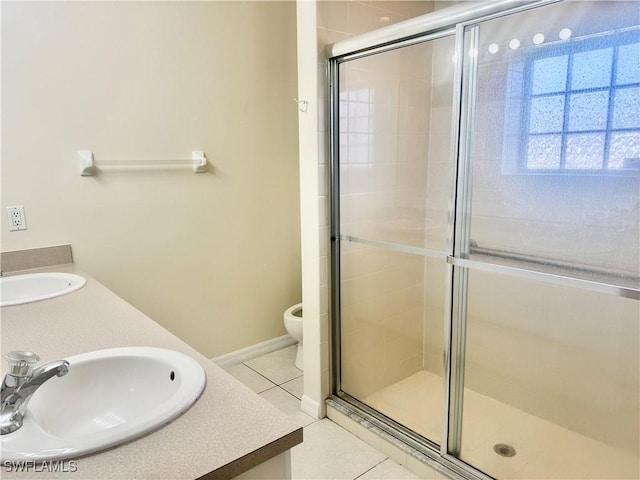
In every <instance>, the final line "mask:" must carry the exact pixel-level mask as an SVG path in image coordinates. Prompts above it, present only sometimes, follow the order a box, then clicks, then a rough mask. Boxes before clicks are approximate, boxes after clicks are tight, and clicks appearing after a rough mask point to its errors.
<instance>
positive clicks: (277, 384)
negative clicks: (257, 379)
mask: <svg viewBox="0 0 640 480" xmlns="http://www.w3.org/2000/svg"><path fill="white" fill-rule="evenodd" d="M258 358H259V357H258ZM242 365H244V366H245V367H247V368H249V369H251V370H253V371H254V372H256V373H257V374H258V375H260V376H261V377H263V378H266V379H267V380H269V381H270V382H271V383H273V384H274V385H276V386H278V387H279V386H280V385H284V384H285V383H287V382H291V381H293V380H295V379H297V378H300V377H303V376H304V372H302V373H301V374H300V375H298V376H296V377H293V378H290V379H289V380H285V381H284V382H282V383H276V382H274V381H273V380H271V379H270V378H269V377H267V376H266V375H264V374H262V373H260V372H259V371H258V370H256V369H255V368H253V367H251V366H250V365H247V364H246V363H244V362H242Z"/></svg>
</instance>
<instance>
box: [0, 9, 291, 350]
mask: <svg viewBox="0 0 640 480" xmlns="http://www.w3.org/2000/svg"><path fill="white" fill-rule="evenodd" d="M295 21H296V18H295V3H293V2H131V3H129V2H90V3H85V2H69V3H62V2H60V3H59V2H50V3H30V2H24V3H17V2H16V3H11V2H3V4H2V67H3V68H2V100H3V103H2V120H3V122H2V141H3V142H2V207H3V210H4V207H5V206H7V205H24V206H25V210H26V217H27V223H28V230H26V231H23V232H9V231H8V226H7V222H6V215H5V214H4V212H3V221H2V222H1V223H2V250H3V251H10V250H17V249H25V248H33V247H40V246H47V245H55V244H61V243H70V244H71V245H72V246H73V253H74V260H75V263H76V264H77V265H78V267H80V268H81V269H84V270H86V271H87V272H88V273H90V274H91V275H93V276H94V277H96V278H97V279H98V280H100V281H102V282H103V283H104V284H106V285H107V286H108V287H109V288H111V289H112V290H113V291H115V292H116V293H117V294H119V295H120V296H122V297H123V298H125V299H126V300H128V301H129V302H131V303H132V304H133V305H135V306H136V307H138V308H139V309H140V310H142V311H143V312H145V313H146V314H148V315H150V316H151V317H152V318H153V319H154V320H156V321H157V322H159V323H160V324H162V325H163V326H165V327H166V328H168V329H169V330H171V331H172V332H173V333H175V334H177V335H178V336H180V337H181V338H183V339H184V340H186V341H187V342H188V343H190V344H191V345H193V346H194V347H195V348H197V349H198V350H200V351H201V352H202V353H204V354H205V355H207V356H210V357H212V356H217V355H220V354H223V353H226V352H229V351H233V350H236V349H239V348H242V347H246V346H249V345H252V344H255V343H258V342H261V341H265V340H268V339H271V338H274V337H277V336H280V335H283V334H284V333H285V330H284V327H283V324H282V312H283V311H284V310H285V308H287V307H288V306H290V305H292V304H294V303H296V302H298V301H300V297H301V280H300V276H301V275H300V233H299V229H300V220H299V197H298V195H299V188H298V157H297V125H296V109H295V105H294V104H293V102H292V101H291V99H292V98H293V97H294V96H296V37H295V31H296V30H295ZM80 149H89V150H93V152H94V154H95V156H96V158H97V159H98V160H100V159H138V158H139V159H165V158H189V157H190V152H191V151H192V150H204V152H205V153H206V155H207V157H208V158H209V160H210V162H211V166H210V168H209V171H208V172H207V173H206V174H200V175H195V174H193V173H191V172H190V171H188V170H186V171H173V172H160V171H154V172H149V171H147V172H126V173H123V172H111V173H104V174H101V175H99V176H96V177H80V175H79V174H78V168H77V166H76V157H75V152H76V150H80ZM25 347H26V346H25Z"/></svg>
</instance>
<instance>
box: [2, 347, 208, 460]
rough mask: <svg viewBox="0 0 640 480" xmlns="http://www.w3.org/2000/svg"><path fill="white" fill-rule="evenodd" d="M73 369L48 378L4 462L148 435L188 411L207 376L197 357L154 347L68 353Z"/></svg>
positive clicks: (7, 442) (11, 437)
mask: <svg viewBox="0 0 640 480" xmlns="http://www.w3.org/2000/svg"><path fill="white" fill-rule="evenodd" d="M66 360H67V361H68V362H69V373H67V374H66V375H65V376H63V377H55V378H51V379H49V380H48V381H47V382H45V383H44V384H43V385H42V386H41V387H40V388H39V389H38V390H37V391H36V392H35V393H34V394H33V397H32V398H31V401H30V402H29V405H28V407H27V413H26V415H25V417H24V424H23V425H22V428H20V429H18V430H16V431H15V432H13V433H9V434H6V435H2V437H1V442H2V454H1V456H2V461H3V462H4V461H14V460H33V461H43V460H61V459H65V458H74V459H75V458H78V457H79V456H81V455H86V454H89V453H93V452H96V451H99V450H103V449H106V448H109V447H113V446H116V445H120V444H122V443H124V442H127V441H130V440H133V439H135V438H138V437H141V436H142V435H145V434H147V433H149V432H151V431H153V430H157V429H158V428H160V427H162V426H163V425H166V424H167V423H169V422H171V421H172V420H174V419H175V418H176V417H178V416H179V415H181V414H182V413H184V412H185V411H186V410H188V409H189V408H190V407H191V405H193V403H194V402H195V401H196V400H197V399H198V397H199V396H200V394H201V393H202V391H203V390H204V387H205V383H206V376H205V373H204V370H203V368H202V366H201V365H200V364H199V363H198V362H196V361H195V360H194V359H192V358H191V357H189V356H187V355H184V354H182V353H179V352H175V351H173V350H166V349H161V348H150V347H131V348H114V349H108V350H99V351H95V352H89V353H84V354H80V355H75V356H72V357H68V358H67V359H66Z"/></svg>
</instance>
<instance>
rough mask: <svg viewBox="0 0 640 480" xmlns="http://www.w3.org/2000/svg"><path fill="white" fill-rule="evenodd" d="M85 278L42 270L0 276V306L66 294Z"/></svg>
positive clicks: (83, 281)
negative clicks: (40, 271)
mask: <svg viewBox="0 0 640 480" xmlns="http://www.w3.org/2000/svg"><path fill="white" fill-rule="evenodd" d="M85 283H87V280H86V279H85V278H84V277H81V276H80V275H76V274H74V273H59V272H43V273H27V274H25V275H12V276H9V277H0V306H2V307H6V306H9V305H20V304H22V303H30V302H37V301H39V300H45V299H47V298H53V297H58V296H60V295H66V294H67V293H71V292H73V291H75V290H78V289H79V288H82V287H83V286H84V284H85Z"/></svg>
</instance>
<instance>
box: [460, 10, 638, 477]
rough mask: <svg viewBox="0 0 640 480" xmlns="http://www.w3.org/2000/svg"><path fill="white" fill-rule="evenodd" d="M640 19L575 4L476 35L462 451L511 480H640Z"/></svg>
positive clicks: (469, 92)
mask: <svg viewBox="0 0 640 480" xmlns="http://www.w3.org/2000/svg"><path fill="white" fill-rule="evenodd" d="M638 17H639V10H638V6H637V4H634V2H566V3H560V4H552V5H549V6H544V7H540V8H535V9H532V10H526V11H523V12H521V13H517V14H513V15H508V16H504V17H500V18H495V19H491V20H488V21H485V22H479V23H475V24H470V25H467V26H466V27H465V30H464V32H465V33H464V36H465V41H464V44H465V53H466V54H468V57H467V58H466V59H465V64H466V66H465V69H464V79H465V82H464V85H465V87H464V88H465V91H466V97H467V99H468V107H469V108H468V109H467V111H468V112H470V114H469V116H468V118H467V119H466V121H465V122H466V123H465V125H464V126H463V130H464V131H466V132H467V133H469V135H467V138H470V139H471V140H470V141H468V142H467V143H466V145H465V150H466V151H467V152H468V153H467V154H466V157H465V158H462V159H461V161H462V162H463V164H464V165H466V170H461V171H463V172H464V176H463V177H462V178H461V179H459V188H460V192H461V197H462V198H461V199H460V203H459V204H458V210H457V218H456V222H457V227H456V242H457V243H456V255H455V256H454V259H453V260H452V263H453V264H454V266H455V281H454V285H455V286H456V295H455V298H456V299H458V301H457V304H456V306H455V308H454V310H455V314H456V322H455V324H456V335H455V338H456V339H457V342H458V343H457V345H456V348H457V351H458V352H459V354H458V366H459V367H460V368H459V369H458V370H457V378H456V379H455V382H454V383H455V384H457V385H458V386H459V387H458V391H457V393H458V395H457V397H456V398H455V399H454V401H453V402H452V407H453V409H452V410H453V411H455V413H456V415H459V416H460V417H459V419H458V420H459V422H458V423H457V425H456V427H455V428H452V429H451V434H452V436H451V437H450V443H449V449H450V451H451V453H453V454H455V455H456V456H457V457H459V458H460V459H462V460H463V461H464V462H466V463H468V464H471V465H473V466H475V467H476V468H478V469H480V470H482V471H484V472H485V473H487V474H489V475H491V476H493V477H496V478H509V479H518V478H522V479H524V478H537V479H545V478H549V479H552V478H629V479H631V478H634V479H635V478H639V476H640V472H639V471H638V460H639V459H638V451H639V448H640V442H639V432H638V425H639V420H640V419H639V411H640V399H639V391H640V383H639V379H640V371H639V338H640V335H639V333H640V332H639V327H638V324H639V318H640V309H639V305H640V302H638V295H637V293H638V289H639V288H640V281H639V278H640V254H639V249H640V242H639V241H638V239H639V238H640V225H639V224H640V207H639V204H640V201H639V199H640V73H639V72H640V31H639V29H638V23H639V18H638ZM455 400H457V402H456V401H455Z"/></svg>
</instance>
